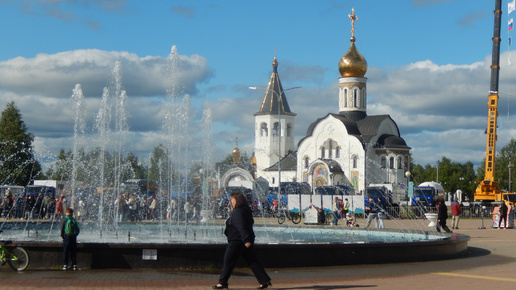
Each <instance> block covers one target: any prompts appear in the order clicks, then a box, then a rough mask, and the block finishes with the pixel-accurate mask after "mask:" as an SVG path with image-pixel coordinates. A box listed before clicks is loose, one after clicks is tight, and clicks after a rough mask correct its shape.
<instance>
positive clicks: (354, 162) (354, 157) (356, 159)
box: [353, 155, 358, 168]
mask: <svg viewBox="0 0 516 290" xmlns="http://www.w3.org/2000/svg"><path fill="white" fill-rule="evenodd" d="M357 161H358V157H357V156H356V155H353V168H357V166H358V165H357Z"/></svg>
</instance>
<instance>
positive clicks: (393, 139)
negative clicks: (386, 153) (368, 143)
mask: <svg viewBox="0 0 516 290" xmlns="http://www.w3.org/2000/svg"><path fill="white" fill-rule="evenodd" d="M374 147H385V148H387V149H410V147H408V146H407V143H405V140H403V139H402V138H400V137H398V136H394V135H390V134H383V135H382V136H380V138H378V141H377V142H376V144H375V145H374Z"/></svg>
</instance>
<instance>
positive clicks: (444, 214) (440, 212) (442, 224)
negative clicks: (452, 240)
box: [437, 197, 451, 233]
mask: <svg viewBox="0 0 516 290" xmlns="http://www.w3.org/2000/svg"><path fill="white" fill-rule="evenodd" d="M447 218H448V207H447V206H446V204H445V203H444V199H443V198H442V197H440V198H439V200H438V201H437V231H438V232H441V228H442V229H443V230H444V231H445V232H447V233H450V232H451V231H450V229H449V228H448V226H446V219H447Z"/></svg>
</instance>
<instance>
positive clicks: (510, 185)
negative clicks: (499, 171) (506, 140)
mask: <svg viewBox="0 0 516 290" xmlns="http://www.w3.org/2000/svg"><path fill="white" fill-rule="evenodd" d="M507 167H509V192H511V191H512V169H513V168H514V165H513V164H512V163H511V158H509V165H507Z"/></svg>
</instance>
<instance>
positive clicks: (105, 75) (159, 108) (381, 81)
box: [0, 50, 516, 164]
mask: <svg viewBox="0 0 516 290" xmlns="http://www.w3.org/2000/svg"><path fill="white" fill-rule="evenodd" d="M506 58H507V53H504V54H502V57H501V60H502V62H503V61H504V60H506ZM179 59H180V63H181V64H182V65H181V68H182V70H181V74H180V76H181V77H180V78H179V82H180V83H181V85H180V86H179V87H181V88H183V91H182V93H191V95H192V100H195V99H196V96H197V98H199V96H206V97H207V98H206V99H203V100H202V104H200V103H201V102H200V101H196V102H194V103H196V104H197V105H198V106H201V105H202V106H203V107H209V108H211V110H212V118H213V131H214V133H213V135H214V143H215V144H216V148H215V149H214V150H215V153H214V156H215V161H218V160H220V159H222V158H224V157H225V156H226V155H227V154H229V153H230V152H231V150H232V148H233V147H234V141H235V138H236V137H238V139H239V145H240V148H241V149H242V150H243V151H246V152H247V153H248V154H251V153H252V148H253V142H254V115H253V114H254V113H256V111H257V110H258V108H259V105H260V102H261V100H262V98H263V92H259V91H250V90H248V89H247V86H244V85H238V84H235V85H234V86H233V87H231V88H229V89H227V88H224V87H223V86H220V85H219V84H210V83H208V86H207V87H206V88H205V89H203V90H202V91H201V92H199V90H201V88H202V86H200V84H201V83H205V82H207V81H208V80H209V78H210V77H211V76H212V70H211V69H210V68H209V67H208V64H207V60H206V59H205V58H203V57H201V56H198V55H193V56H189V57H187V56H183V55H180V56H179ZM116 61H120V62H121V63H122V73H121V75H122V78H123V80H122V85H123V87H124V89H125V90H126V91H127V95H128V96H129V99H128V102H127V111H128V115H129V116H130V118H129V120H128V122H129V128H130V133H129V134H128V136H127V138H128V140H129V141H128V142H127V146H126V148H125V150H127V151H133V152H135V153H136V154H138V155H139V156H140V157H142V158H144V159H146V158H148V154H149V152H150V151H152V149H153V148H154V147H155V146H157V145H158V144H159V143H167V142H169V141H170V140H167V138H166V137H164V134H163V129H162V124H163V120H164V116H165V114H164V111H163V110H164V108H166V106H164V104H165V102H166V101H167V100H166V96H165V95H166V93H165V89H164V87H165V84H166V82H167V79H169V78H168V77H167V73H166V71H167V58H166V57H160V56H145V57H140V56H138V55H136V54H133V53H128V52H107V51H100V50H77V51H68V52H62V53H58V54H54V55H47V54H40V55H37V56H36V57H34V58H30V59H26V58H21V57H19V58H15V59H11V60H7V61H3V62H0V79H1V80H2V81H1V83H0V108H4V107H5V104H6V103H7V102H9V101H15V103H16V105H17V106H18V108H19V109H20V111H21V113H22V115H23V118H24V121H25V122H26V124H27V125H28V127H29V130H30V131H31V132H33V133H34V134H35V136H36V139H35V146H36V150H37V152H38V154H39V156H42V158H43V157H50V158H51V157H52V156H55V155H57V154H58V152H59V149H60V148H65V149H68V148H71V146H72V144H73V143H72V142H73V120H74V118H73V116H72V112H71V109H69V108H70V107H71V104H70V96H71V94H72V89H73V88H74V86H75V84H76V83H81V84H82V88H83V90H84V93H85V96H86V99H85V100H86V103H87V106H86V110H87V113H86V116H87V120H86V122H87V128H88V129H87V134H91V135H89V136H88V138H90V139H89V140H92V141H93V140H95V138H96V133H95V130H94V129H93V128H94V120H95V116H96V114H97V112H98V110H99V106H100V99H101V95H102V88H103V87H106V86H109V85H110V82H112V78H113V77H112V70H113V66H114V63H115V62H116ZM489 66H490V57H486V58H485V59H484V60H483V61H481V62H476V63H473V64H470V65H453V64H449V65H443V66H439V65H436V64H435V63H433V62H431V61H421V62H417V63H414V64H410V65H407V66H402V67H397V68H392V69H389V70H382V69H380V68H375V67H369V70H368V74H367V75H366V77H367V78H368V114H369V115H376V114H389V115H390V116H391V117H392V118H393V119H394V121H395V122H396V123H397V124H398V127H399V128H400V132H401V134H402V137H403V138H404V139H405V140H406V141H407V144H408V145H409V146H410V147H412V152H413V157H414V159H415V161H416V163H420V164H433V163H435V162H436V161H437V160H440V159H441V157H442V156H446V157H448V158H450V159H452V160H454V161H458V162H466V161H472V162H474V163H475V164H479V163H480V162H481V160H482V159H483V158H484V155H485V144H486V140H485V139H486V137H485V135H484V130H485V128H486V118H487V104H486V103H487V96H488V91H489V77H490V71H489ZM291 68H292V69H295V68H296V66H295V65H294V64H292V65H291ZM316 73H318V74H322V73H324V69H317V70H316ZM514 73H516V68H514V67H510V66H509V67H505V66H502V73H501V75H500V77H501V80H500V91H502V92H513V91H515V89H516V88H515V85H514V84H513V82H512V81H511V78H510V76H511V75H514ZM287 74H288V72H286V71H281V74H280V75H281V77H282V80H284V79H285V78H289V77H287V76H285V75H287ZM290 78H291V79H298V78H299V80H297V81H300V79H304V80H305V81H307V82H308V84H307V85H306V86H305V85H303V87H302V88H301V89H297V90H292V91H288V92H287V98H288V101H289V105H290V107H291V109H292V111H293V112H295V113H297V117H296V125H295V134H296V139H297V140H299V139H300V138H302V137H303V136H304V135H305V133H306V130H307V128H308V126H309V125H310V124H311V123H312V122H313V121H315V120H316V119H317V118H320V117H323V116H325V115H326V114H327V113H329V112H331V113H338V97H337V96H338V81H337V79H338V76H337V75H336V76H335V81H334V82H332V83H331V84H330V85H328V86H320V85H318V83H319V82H318V79H319V78H318V77H314V78H313V79H312V80H309V79H310V78H309V77H307V74H306V73H305V72H303V73H301V74H297V75H295V76H294V77H292V76H290ZM267 81H268V79H267V78H265V79H264V84H265V83H266V82H267ZM314 83H315V84H317V85H316V86H315V87H314V86H310V84H314ZM289 84H290V82H289ZM214 88H216V89H214ZM226 90H232V91H231V92H229V93H228V92H226ZM235 94H236V95H238V96H239V97H238V98H234V97H229V95H235ZM500 100H501V101H500V105H499V106H500V117H499V126H500V128H499V132H498V143H497V146H498V148H501V147H503V146H504V145H505V144H507V142H509V140H510V138H512V137H513V136H516V129H514V128H512V125H513V124H514V123H515V121H516V120H515V118H514V117H512V116H510V111H509V114H508V108H510V107H513V108H514V107H516V104H514V97H513V96H512V95H511V94H506V95H501V99H500ZM201 109H202V108H200V107H196V108H194V109H193V110H192V112H191V117H192V121H191V123H192V130H193V131H192V132H194V133H193V134H192V136H191V140H192V148H191V150H193V151H196V152H199V151H200V150H201V147H202V144H203V141H202V140H201V139H200V138H202V137H203V136H200V134H201V133H200V131H201V130H200V129H199V128H200V127H199V122H200V121H199V120H200V111H201ZM507 115H508V116H507ZM297 140H296V141H297ZM92 144H94V143H92ZM194 155H195V154H193V153H192V156H194ZM192 158H198V157H192ZM45 160H46V159H45Z"/></svg>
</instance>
